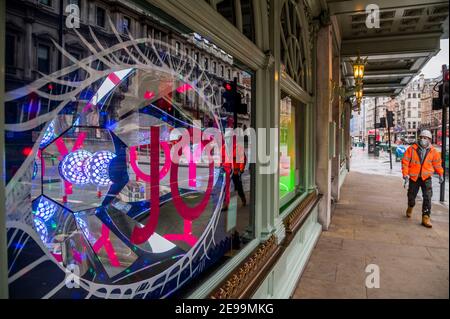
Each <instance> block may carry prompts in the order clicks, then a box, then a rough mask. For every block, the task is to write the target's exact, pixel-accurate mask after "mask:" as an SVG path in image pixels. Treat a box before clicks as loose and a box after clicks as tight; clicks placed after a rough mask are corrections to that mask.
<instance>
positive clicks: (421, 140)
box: [419, 138, 430, 148]
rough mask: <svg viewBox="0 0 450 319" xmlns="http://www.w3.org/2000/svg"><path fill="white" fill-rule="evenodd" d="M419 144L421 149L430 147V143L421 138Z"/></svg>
mask: <svg viewBox="0 0 450 319" xmlns="http://www.w3.org/2000/svg"><path fill="white" fill-rule="evenodd" d="M419 144H420V146H422V147H423V148H427V147H428V146H429V145H430V141H428V140H427V139H426V138H421V139H420V141H419Z"/></svg>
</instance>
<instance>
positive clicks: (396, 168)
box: [350, 147, 449, 207]
mask: <svg viewBox="0 0 450 319" xmlns="http://www.w3.org/2000/svg"><path fill="white" fill-rule="evenodd" d="M350 165H351V166H350V170H351V171H353V172H360V173H365V174H374V175H387V176H397V177H401V176H402V164H401V162H396V161H395V154H392V170H391V169H390V166H389V153H388V152H383V151H380V156H379V157H375V156H374V155H372V154H368V152H367V147H366V148H365V150H363V149H362V147H353V149H352V161H351V164H350ZM398 183H399V185H400V186H401V185H403V184H402V183H403V181H402V180H400V179H399V180H398ZM406 187H408V186H406ZM439 192H440V185H439V178H438V176H437V175H435V176H433V201H439V195H440V193H439ZM448 195H449V181H448V174H447V178H446V180H445V202H444V203H443V204H444V205H445V206H446V207H448V203H449V202H448V201H449V196H448ZM420 196H421V193H420V192H419V195H418V198H420ZM394 200H395V199H394ZM402 200H403V199H402ZM404 200H405V203H406V197H405V199H404Z"/></svg>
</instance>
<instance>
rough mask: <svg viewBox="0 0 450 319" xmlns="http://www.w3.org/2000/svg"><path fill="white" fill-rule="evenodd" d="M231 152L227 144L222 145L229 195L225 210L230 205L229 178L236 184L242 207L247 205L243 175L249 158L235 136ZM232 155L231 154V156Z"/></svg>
mask: <svg viewBox="0 0 450 319" xmlns="http://www.w3.org/2000/svg"><path fill="white" fill-rule="evenodd" d="M231 143H232V144H231V145H230V150H227V148H226V143H225V141H224V143H222V167H223V169H224V171H225V173H226V175H227V180H226V181H227V183H226V188H227V195H226V199H225V203H224V207H223V208H222V209H223V210H226V209H228V204H229V189H228V187H229V178H230V177H229V176H230V175H231V179H232V181H233V184H234V188H235V190H236V191H237V193H238V195H239V197H240V198H241V201H242V206H246V205H247V199H246V198H245V192H244V187H243V185H242V174H243V173H244V170H245V165H246V163H247V156H246V155H245V150H244V146H243V145H241V144H240V143H239V142H238V141H237V140H236V137H235V136H233V139H232V141H231ZM229 153H230V154H229Z"/></svg>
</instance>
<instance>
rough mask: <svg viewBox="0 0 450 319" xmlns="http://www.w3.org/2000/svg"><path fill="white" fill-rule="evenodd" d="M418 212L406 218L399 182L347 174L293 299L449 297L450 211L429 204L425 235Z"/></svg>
mask: <svg viewBox="0 0 450 319" xmlns="http://www.w3.org/2000/svg"><path fill="white" fill-rule="evenodd" d="M368 194H370V195H368ZM366 198H367V199H368V200H366ZM420 207H421V201H420V200H418V201H417V206H416V208H415V212H414V215H413V218H411V219H407V218H406V217H405V209H406V189H404V188H403V187H402V180H401V178H400V177H399V176H386V175H385V176H383V175H376V174H364V173H360V172H350V173H349V174H348V175H347V179H346V181H345V183H344V185H343V187H342V191H341V198H340V200H339V202H338V203H337V204H336V208H335V211H334V212H333V215H332V219H331V225H330V227H329V230H328V231H324V232H323V233H322V234H321V236H320V239H319V241H318V243H317V245H316V247H315V249H314V251H313V253H312V255H311V257H310V260H309V262H308V265H307V267H306V268H305V271H304V272H303V274H302V277H301V279H300V281H299V283H298V285H297V288H296V290H295V292H294V294H293V298H336V299H342V298H352V299H353V298H356V299H361V298H370V299H378V298H390V299H392V298H394V299H404V298H427V299H429V298H433V299H435V298H449V212H448V208H447V207H446V205H441V204H439V203H433V208H432V222H433V228H432V229H427V228H425V227H423V226H421V225H420V222H421V213H420ZM369 264H376V265H378V266H379V268H380V288H366V285H365V281H366V277H367V275H368V273H366V272H365V269H366V266H367V265H369Z"/></svg>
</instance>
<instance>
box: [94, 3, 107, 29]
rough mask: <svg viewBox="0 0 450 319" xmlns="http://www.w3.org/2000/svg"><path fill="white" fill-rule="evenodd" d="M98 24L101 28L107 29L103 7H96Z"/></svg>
mask: <svg viewBox="0 0 450 319" xmlns="http://www.w3.org/2000/svg"><path fill="white" fill-rule="evenodd" d="M95 21H96V24H97V25H98V26H99V27H102V28H104V27H105V9H103V8H101V7H96V20H95Z"/></svg>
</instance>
